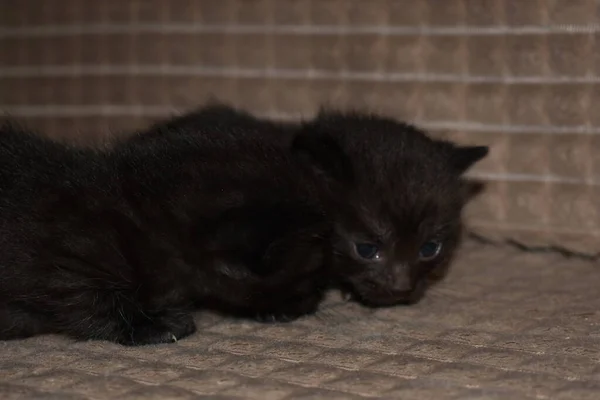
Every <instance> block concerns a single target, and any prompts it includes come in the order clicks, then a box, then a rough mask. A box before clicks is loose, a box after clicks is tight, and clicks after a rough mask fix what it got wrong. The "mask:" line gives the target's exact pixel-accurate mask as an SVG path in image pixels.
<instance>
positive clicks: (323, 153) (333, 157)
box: [292, 132, 353, 182]
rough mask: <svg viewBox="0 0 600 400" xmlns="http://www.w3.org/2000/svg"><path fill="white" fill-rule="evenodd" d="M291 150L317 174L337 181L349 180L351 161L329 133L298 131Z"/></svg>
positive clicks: (351, 174) (351, 173) (350, 177)
mask: <svg viewBox="0 0 600 400" xmlns="http://www.w3.org/2000/svg"><path fill="white" fill-rule="evenodd" d="M292 152H293V153H294V154H296V155H297V156H298V157H299V158H300V159H302V160H303V161H304V162H306V163H307V164H308V165H310V167H311V168H312V169H313V170H314V171H315V172H316V173H318V174H319V175H322V176H324V177H326V178H333V179H335V180H337V181H346V182H347V181H349V180H351V179H352V176H353V172H352V170H353V168H352V163H351V162H350V159H349V157H348V156H347V155H346V154H345V153H344V151H343V150H342V148H341V147H340V146H339V144H338V143H337V142H336V141H335V139H334V138H332V137H331V136H329V135H326V134H322V133H317V132H300V133H298V134H297V135H296V136H295V137H294V140H293V141H292Z"/></svg>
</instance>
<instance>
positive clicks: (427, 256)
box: [419, 240, 442, 261]
mask: <svg viewBox="0 0 600 400" xmlns="http://www.w3.org/2000/svg"><path fill="white" fill-rule="evenodd" d="M441 250H442V244H441V243H440V242H436V241H434V240H430V241H429V242H425V243H424V244H423V245H422V246H421V248H420V249H419V260H420V261H430V260H433V259H434V258H436V257H437V256H438V255H439V254H440V251H441Z"/></svg>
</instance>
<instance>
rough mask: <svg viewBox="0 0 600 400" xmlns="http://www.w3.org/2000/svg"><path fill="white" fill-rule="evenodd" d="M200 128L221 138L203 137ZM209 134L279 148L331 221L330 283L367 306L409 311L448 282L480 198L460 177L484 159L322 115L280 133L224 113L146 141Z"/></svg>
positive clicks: (353, 119)
mask: <svg viewBox="0 0 600 400" xmlns="http://www.w3.org/2000/svg"><path fill="white" fill-rule="evenodd" d="M205 121H210V122H211V125H212V126H217V127H227V129H224V130H223V129H220V130H206V128H205V126H206V125H204V122H205ZM174 128H177V129H174ZM215 131H216V133H217V134H224V133H232V134H234V135H242V136H245V137H247V136H255V137H258V138H260V139H261V140H265V141H271V142H274V143H277V144H279V145H283V146H284V147H287V148H290V150H291V151H292V153H293V154H294V155H295V156H297V157H298V159H299V160H300V161H301V162H302V163H303V164H304V165H308V166H310V167H311V169H312V170H313V171H314V172H315V174H316V175H317V176H318V179H319V181H320V182H321V184H322V185H323V186H324V187H325V188H326V190H325V191H324V192H323V193H322V194H321V195H322V201H323V202H324V204H325V207H326V209H327V211H328V213H329V215H330V216H331V218H332V219H333V220H334V221H335V224H334V225H335V230H334V235H333V236H332V237H331V238H329V240H330V241H331V244H332V247H333V249H334V253H335V257H334V259H333V260H334V266H335V270H336V271H335V272H336V277H335V281H336V283H337V284H339V285H341V286H342V288H344V289H346V290H349V291H350V292H351V293H353V294H354V295H355V297H356V298H357V299H358V300H360V301H361V302H363V303H364V304H367V305H373V306H383V305H394V304H399V303H412V302H415V301H417V300H419V298H420V297H421V296H422V295H423V293H424V290H425V289H426V287H427V286H428V285H429V284H430V283H433V282H435V281H437V280H439V279H440V278H441V277H443V276H444V274H445V273H446V271H447V268H448V266H449V264H450V261H451V259H452V255H453V253H454V251H455V249H456V247H457V246H458V244H459V241H460V237H461V229H462V221H461V212H462V209H463V207H464V205H465V204H466V203H467V202H468V200H470V198H471V197H473V196H474V195H475V194H477V193H478V192H479V191H480V190H481V184H480V183H476V182H472V181H466V180H464V179H462V178H461V176H462V174H463V173H464V172H465V171H466V170H467V169H468V168H469V167H470V166H472V165H473V164H475V163H476V162H477V161H479V160H481V159H482V158H484V157H485V156H486V155H487V153H488V148H487V147H482V146H473V147H458V146H456V145H454V144H452V143H449V142H446V141H441V140H433V139H430V138H429V137H427V136H426V135H425V134H424V132H422V131H421V130H419V129H418V128H416V127H414V126H411V125H408V124H403V123H400V122H397V121H394V120H392V119H389V118H385V117H379V116H376V115H369V114H364V113H354V112H349V113H340V112H327V111H323V112H321V113H320V114H319V115H318V116H317V117H316V118H315V119H313V120H310V121H305V122H297V123H286V124H282V123H275V122H272V121H268V120H265V119H259V118H256V117H254V116H252V115H250V114H248V113H246V112H244V111H241V110H237V109H234V108H231V107H228V106H226V105H223V104H215V105H211V106H208V107H204V108H201V109H199V110H197V111H195V112H193V113H190V114H187V115H184V116H182V117H177V118H174V119H172V120H171V121H168V122H167V123H162V124H158V125H156V126H155V127H154V128H153V129H152V130H151V132H150V134H149V135H148V136H147V137H148V138H152V137H160V136H161V135H165V134H173V133H175V134H182V133H183V134H191V135H198V134H206V133H208V134H209V135H211V134H214V133H215ZM222 131H224V132H222ZM282 136H283V138H282ZM142 137H143V136H141V137H140V138H142Z"/></svg>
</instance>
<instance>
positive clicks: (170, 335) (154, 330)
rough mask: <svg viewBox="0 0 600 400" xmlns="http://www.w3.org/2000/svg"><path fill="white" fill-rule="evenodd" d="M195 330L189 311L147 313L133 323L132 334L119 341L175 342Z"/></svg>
mask: <svg viewBox="0 0 600 400" xmlns="http://www.w3.org/2000/svg"><path fill="white" fill-rule="evenodd" d="M195 332H196V324H195V323H194V318H193V317H192V314H190V313H189V312H187V311H181V310H168V311H163V312H160V313H158V314H148V313H145V315H144V319H143V320H140V321H139V322H138V323H135V324H133V326H132V331H131V334H130V336H129V337H124V338H123V340H121V341H119V343H121V344H124V345H128V346H140V345H147V344H160V343H173V342H176V341H178V340H180V339H183V338H185V337H187V336H190V335H192V334H193V333H195Z"/></svg>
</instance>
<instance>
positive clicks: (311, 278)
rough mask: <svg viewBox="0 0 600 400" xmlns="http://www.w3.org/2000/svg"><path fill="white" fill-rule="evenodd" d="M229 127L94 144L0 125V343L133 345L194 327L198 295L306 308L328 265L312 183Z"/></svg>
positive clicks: (274, 311)
mask: <svg viewBox="0 0 600 400" xmlns="http://www.w3.org/2000/svg"><path fill="white" fill-rule="evenodd" d="M173 129H175V128H173ZM221 129H223V130H225V131H226V130H227V127H222V128H221ZM238 136H239V135H229V134H223V135H187V134H185V133H184V134H179V135H177V134H175V135H170V134H167V135H158V136H156V137H154V138H153V139H152V140H146V141H143V143H144V145H140V143H138V142H137V141H136V140H133V141H131V142H123V143H119V144H116V145H115V146H114V147H113V148H112V149H111V150H106V151H94V150H91V149H81V148H79V149H76V148H71V147H68V146H66V145H64V144H59V143H56V142H53V141H51V140H48V139H45V138H42V137H39V136H36V135H33V134H31V133H28V132H23V131H20V130H18V129H15V128H13V127H10V126H4V127H3V128H2V129H0V339H14V338H23V337H28V336H31V335H35V334H41V333H63V334H67V335H69V336H71V337H73V338H77V339H104V340H110V341H115V342H118V343H122V344H126V345H142V344H151V343H161V342H172V341H174V340H177V339H181V338H183V337H185V336H187V335H190V334H191V333H193V332H194V331H195V325H194V322H193V319H192V316H191V314H190V311H191V309H192V308H193V307H194V306H197V305H198V304H200V305H201V306H202V305H211V306H212V305H214V304H217V305H220V306H223V307H224V308H231V309H235V310H236V311H238V312H240V313H242V314H244V313H246V314H260V315H266V316H269V315H277V316H278V317H279V318H284V317H289V318H295V317H297V316H300V315H303V314H306V313H310V312H312V311H314V310H315V309H316V307H317V305H318V303H319V301H320V300H321V298H322V294H323V291H324V290H325V285H326V284H327V283H328V282H329V278H328V276H327V270H326V269H325V268H323V266H324V265H330V264H331V263H330V262H328V261H327V260H326V257H327V256H328V255H330V254H331V250H330V248H329V244H330V241H329V240H327V238H328V237H330V236H331V235H330V229H331V224H330V222H329V221H328V219H327V214H326V211H325V210H324V209H323V207H322V204H321V195H320V190H321V189H320V187H319V184H318V181H317V180H316V179H314V174H313V173H312V172H311V171H310V170H309V169H307V168H304V167H303V165H302V164H300V163H299V162H298V161H297V160H296V158H294V157H293V156H291V154H290V153H289V152H287V151H282V148H281V146H279V145H278V146H272V145H270V144H269V143H268V142H267V141H261V140H257V139H256V138H252V139H248V140H246V139H245V138H244V137H243V136H244V135H242V137H238Z"/></svg>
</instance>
